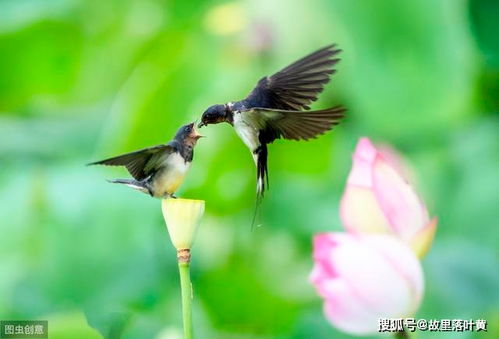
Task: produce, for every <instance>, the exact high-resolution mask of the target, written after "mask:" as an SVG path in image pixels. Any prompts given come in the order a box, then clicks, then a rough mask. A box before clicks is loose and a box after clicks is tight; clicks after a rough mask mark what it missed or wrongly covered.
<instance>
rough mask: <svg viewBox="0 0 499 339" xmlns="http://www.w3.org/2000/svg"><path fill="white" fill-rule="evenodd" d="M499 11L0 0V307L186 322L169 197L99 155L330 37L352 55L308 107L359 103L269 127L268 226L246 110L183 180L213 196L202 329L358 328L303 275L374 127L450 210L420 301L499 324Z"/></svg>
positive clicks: (292, 332)
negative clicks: (247, 141)
mask: <svg viewBox="0 0 499 339" xmlns="http://www.w3.org/2000/svg"><path fill="white" fill-rule="evenodd" d="M498 17H499V3H498V2H497V1H496V0H470V1H464V0H438V1H434V0H412V1H397V0H377V1H361V0H350V1H347V0H334V1H333V0H331V1H328V0H311V1H307V2H298V1H297V2H288V1H284V0H276V1H264V0H256V1H241V2H220V1H213V2H211V1H202V0H197V1H161V0H108V1H98V0H86V1H83V0H50V1H39V0H0V65H1V66H0V140H1V141H0V164H1V166H0V179H1V182H2V185H1V187H0V231H1V236H0V319H48V320H49V323H50V331H51V333H52V334H53V337H54V338H58V337H60V338H91V337H99V335H98V334H97V332H95V330H94V329H92V328H91V327H89V325H88V324H87V323H86V322H85V319H87V321H88V323H89V324H90V325H91V326H92V327H93V328H95V329H97V330H98V331H99V332H100V333H101V334H103V335H104V336H105V337H109V338H117V337H119V336H122V337H123V338H178V337H179V336H180V333H181V332H180V323H181V318H180V314H179V305H180V299H179V286H178V276H177V271H176V269H177V267H176V262H175V252H174V250H173V247H172V246H171V245H170V243H169V239H168V236H167V233H166V230H165V227H164V224H163V221H162V217H161V212H160V204H159V201H157V200H153V199H151V198H149V197H147V196H146V195H142V194H139V193H136V192H133V191H131V190H129V189H128V188H126V187H119V186H116V185H109V184H107V183H106V182H105V180H104V179H105V178H113V177H120V176H125V175H126V173H125V171H123V170H121V169H110V168H86V167H84V166H83V165H84V164H85V163H87V162H90V161H92V160H96V159H99V158H101V157H106V156H110V155H114V154H118V153H120V152H126V151H130V150H133V149H136V148H140V147H145V146H148V145H153V144H157V143H162V142H165V141H167V140H169V138H170V137H171V136H172V134H173V133H174V131H175V130H176V129H177V127H178V126H179V125H180V124H183V123H186V122H189V121H192V120H194V119H196V118H198V117H199V116H200V114H201V113H202V112H203V110H204V109H205V108H206V107H207V106H209V105H211V104H214V103H223V102H226V101H229V100H236V99H239V98H243V97H244V96H245V95H246V94H247V93H248V92H249V91H250V90H251V88H252V86H253V85H254V84H255V83H256V81H257V80H258V79H259V78H260V77H261V76H263V75H265V74H268V73H270V72H272V71H275V70H277V69H279V68H280V67H283V66H285V65H287V64H288V63H289V62H291V61H294V60H295V59H297V58H298V57H301V56H303V55H305V54H306V53H308V52H311V51H313V50H315V49H317V48H319V47H321V46H323V45H326V44H329V43H331V42H336V43H338V44H339V45H340V46H341V48H342V49H343V50H344V51H343V53H342V59H343V60H342V62H341V63H340V64H339V66H338V70H339V72H338V74H337V75H335V76H334V79H333V81H332V82H331V84H330V85H328V86H327V88H326V90H325V92H324V93H323V95H322V96H321V98H320V100H319V101H318V103H317V104H315V106H314V107H316V108H320V107H325V106H328V105H331V104H337V103H341V104H343V105H345V106H346V107H347V108H348V112H349V113H348V114H349V115H348V119H347V121H346V122H345V123H344V124H342V125H340V126H339V127H338V128H337V129H336V130H335V131H334V132H332V133H329V134H327V135H326V136H323V137H321V138H319V139H317V140H314V141H310V142H308V143H304V142H303V143H295V142H290V141H277V142H276V143H275V144H274V145H272V147H271V149H270V164H269V167H270V180H271V190H270V191H269V193H268V196H267V197H266V200H265V202H264V204H263V206H262V211H261V217H260V222H261V224H262V226H261V227H259V228H258V229H256V230H255V231H253V232H251V231H250V222H251V215H252V209H253V206H254V186H255V182H254V181H255V179H254V176H255V173H254V171H255V170H254V167H253V164H252V160H251V156H250V154H249V152H248V151H247V150H246V148H245V146H244V145H243V144H242V143H241V142H240V141H239V140H238V138H237V136H236V135H235V133H234V132H233V131H232V129H231V128H230V126H228V125H223V126H222V125H220V126H217V127H209V128H206V130H205V131H204V133H205V134H207V135H208V138H206V139H204V140H201V142H200V144H199V146H198V147H197V149H196V155H195V161H194V163H193V166H192V170H191V172H190V173H189V176H188V178H187V180H186V182H185V183H184V185H183V187H182V190H181V191H180V192H179V194H180V195H181V196H185V197H194V198H198V199H205V200H206V201H207V215H206V218H205V221H204V222H203V225H202V227H201V230H200V234H199V236H198V240H197V242H196V243H195V246H194V252H193V260H194V262H193V272H192V275H193V277H192V278H193V282H194V293H195V309H194V321H195V328H196V333H197V337H198V338H331V337H335V338H341V337H344V336H345V335H344V334H342V333H340V332H338V331H337V330H335V329H334V328H332V327H331V326H330V325H329V324H328V323H327V321H326V320H325V318H324V317H323V314H322V306H321V300H320V299H319V298H318V297H317V296H316V294H315V292H314V291H313V289H312V287H311V286H310V285H309V284H308V282H307V276H308V274H309V272H310V269H311V266H312V263H311V258H310V255H311V237H312V235H313V234H314V233H316V232H320V231H329V230H341V224H340V220H339V217H338V201H339V198H340V196H341V193H342V190H343V187H344V183H345V179H346V176H347V174H348V170H349V168H350V155H351V152H352V151H353V149H354V145H355V142H356V140H357V138H358V137H359V136H363V135H367V136H369V137H371V138H372V139H373V140H375V141H380V142H385V143H390V144H392V145H394V146H395V147H396V148H398V149H399V150H401V151H402V152H403V153H404V154H405V155H406V156H407V158H408V159H409V160H410V161H411V163H412V165H413V166H414V168H415V169H416V172H417V173H418V174H419V182H418V188H419V190H420V191H421V192H422V195H423V196H424V198H425V200H426V202H427V204H428V206H429V209H430V211H432V214H434V215H437V216H438V218H439V229H438V232H437V237H436V241H435V244H434V247H433V248H432V250H431V252H430V254H429V256H428V257H427V258H426V259H425V260H424V262H423V267H424V270H425V274H426V294H425V300H424V303H423V306H422V308H421V310H420V311H419V312H418V314H417V316H418V317H420V318H437V319H441V318H449V319H454V318H465V319H469V318H473V319H477V318H484V319H487V320H488V322H489V326H490V330H489V332H488V333H487V334H481V333H480V335H479V336H478V335H477V337H480V338H485V337H486V336H488V337H495V338H497V337H499V333H498V329H497V324H498V323H499V292H498V289H497V286H499V272H498V270H497V267H498V258H499V253H498V248H499V237H498V231H497V227H498V226H499V225H498V219H499V212H498V209H497V206H498V205H497V204H498V201H499V180H498V179H499V177H498V173H499V138H498V135H499V116H498V112H499V99H498V98H499V96H498V93H499V21H498V20H497V18H498ZM82 312H84V313H82ZM83 314H84V315H85V316H84V315H83ZM431 336H432V334H431V333H420V335H419V336H418V337H422V338H425V337H431ZM451 336H452V334H449V335H448V337H451ZM473 336H474V335H473V334H471V333H468V334H463V335H461V337H463V338H465V337H473ZM439 337H440V336H439Z"/></svg>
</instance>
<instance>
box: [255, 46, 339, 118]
mask: <svg viewBox="0 0 499 339" xmlns="http://www.w3.org/2000/svg"><path fill="white" fill-rule="evenodd" d="M340 52H341V50H340V49H337V48H336V45H330V46H327V47H324V48H322V49H320V50H318V51H316V52H314V53H312V54H309V55H307V56H306V57H304V58H302V59H300V60H298V61H296V62H295V63H293V64H291V65H289V66H288V67H286V68H284V69H282V70H280V71H279V72H277V73H275V74H274V75H272V76H267V77H263V78H262V79H260V81H259V82H258V84H257V85H256V87H255V88H254V89H253V91H252V92H251V93H250V94H249V95H248V97H247V98H246V102H247V106H248V107H265V108H274V109H283V110H291V111H299V110H302V109H306V110H308V109H310V107H309V104H310V103H311V102H312V101H315V100H317V96H318V95H319V93H321V92H322V90H323V89H324V85H325V84H327V83H328V82H329V78H330V77H331V75H332V74H333V73H334V72H335V70H334V69H333V66H334V65H335V64H336V63H337V62H338V61H339V60H340V59H338V58H335V56H336V55H337V54H338V53H340Z"/></svg>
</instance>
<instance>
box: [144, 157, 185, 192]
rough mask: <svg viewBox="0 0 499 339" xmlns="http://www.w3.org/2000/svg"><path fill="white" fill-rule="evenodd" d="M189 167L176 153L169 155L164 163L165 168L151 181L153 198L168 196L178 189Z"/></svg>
mask: <svg viewBox="0 0 499 339" xmlns="http://www.w3.org/2000/svg"><path fill="white" fill-rule="evenodd" d="M190 166H191V163H190V162H187V163H186V162H185V161H184V158H182V156H181V155H180V154H178V153H173V154H171V155H170V156H169V157H168V159H167V160H166V162H165V167H164V168H163V169H162V170H161V171H160V172H158V173H157V174H156V176H155V178H154V181H153V185H154V186H153V192H154V195H155V196H158V197H164V196H170V195H172V194H173V193H175V191H176V190H177V189H178V188H179V186H180V185H181V184H182V182H183V181H184V177H185V175H186V174H187V171H188V170H189V167H190Z"/></svg>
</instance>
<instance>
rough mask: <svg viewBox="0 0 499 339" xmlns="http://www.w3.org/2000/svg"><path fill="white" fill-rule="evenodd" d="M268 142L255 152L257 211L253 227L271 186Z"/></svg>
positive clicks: (252, 223) (254, 214)
mask: <svg viewBox="0 0 499 339" xmlns="http://www.w3.org/2000/svg"><path fill="white" fill-rule="evenodd" d="M267 155H268V153H267V144H265V143H262V144H261V145H260V146H259V147H258V148H257V149H256V150H255V152H254V154H253V156H254V159H255V164H256V202H255V212H254V213H253V221H252V222H251V228H252V229H253V228H254V226H255V222H256V220H257V218H258V210H259V207H260V204H261V202H262V199H263V196H264V194H265V189H267V188H268V187H269V171H268V167H267Z"/></svg>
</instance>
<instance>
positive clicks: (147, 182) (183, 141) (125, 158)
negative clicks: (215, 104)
mask: <svg viewBox="0 0 499 339" xmlns="http://www.w3.org/2000/svg"><path fill="white" fill-rule="evenodd" d="M201 137H202V135H201V134H199V133H198V132H197V130H196V127H195V125H194V123H190V124H188V125H185V126H182V127H181V128H180V129H179V130H178V131H177V134H176V135H175V137H174V138H173V140H172V141H170V142H168V143H167V144H163V145H157V146H152V147H148V148H144V149H141V150H138V151H135V152H130V153H126V154H123V155H118V156H117V157H113V158H109V159H105V160H101V161H96V162H93V163H90V164H88V165H106V166H125V167H126V169H127V170H128V172H129V173H130V174H131V175H132V177H133V179H114V180H110V182H112V183H117V184H125V185H127V186H129V187H132V188H134V189H136V190H138V191H141V192H143V193H146V194H149V195H150V196H152V197H156V198H168V197H174V195H173V194H174V193H175V191H176V190H177V189H178V188H179V186H180V185H181V184H182V182H183V181H184V177H185V175H186V174H187V171H188V170H189V167H190V165H191V162H192V159H193V156H194V146H196V142H197V141H198V139H199V138H201Z"/></svg>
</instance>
